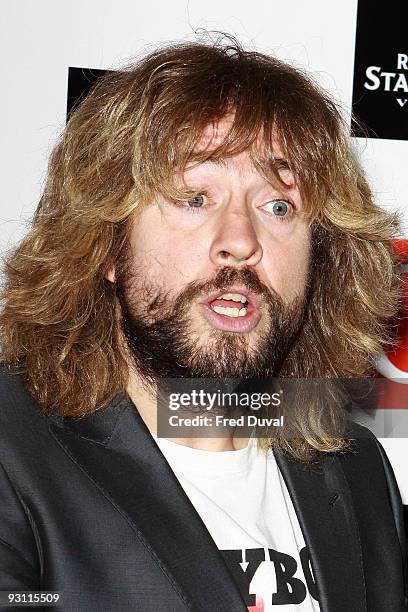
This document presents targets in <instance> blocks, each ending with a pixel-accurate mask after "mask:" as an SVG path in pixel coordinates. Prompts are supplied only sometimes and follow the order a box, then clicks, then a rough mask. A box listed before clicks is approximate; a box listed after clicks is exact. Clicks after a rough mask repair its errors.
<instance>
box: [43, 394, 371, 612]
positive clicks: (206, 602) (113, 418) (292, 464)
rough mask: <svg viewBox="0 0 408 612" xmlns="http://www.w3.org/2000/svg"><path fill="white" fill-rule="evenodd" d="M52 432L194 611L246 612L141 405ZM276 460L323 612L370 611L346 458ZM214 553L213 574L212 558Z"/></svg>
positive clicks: (63, 423)
mask: <svg viewBox="0 0 408 612" xmlns="http://www.w3.org/2000/svg"><path fill="white" fill-rule="evenodd" d="M50 431H51V434H52V435H53V436H54V437H55V438H56V440H57V441H58V443H59V444H60V445H61V446H62V448H63V449H64V450H65V452H66V453H67V454H68V455H69V456H70V457H71V458H72V459H73V460H74V461H75V462H76V463H77V464H78V465H79V466H80V467H81V468H82V469H83V470H84V472H85V473H86V474H87V475H88V477H89V478H90V479H91V480H92V481H93V482H94V483H95V484H96V485H97V486H98V488H99V489H100V491H101V493H102V494H103V495H104V496H105V497H107V498H108V499H109V500H110V501H111V502H112V504H113V505H114V506H115V507H116V508H117V510H118V511H119V512H120V513H121V514H122V515H123V516H124V517H125V518H126V519H127V521H128V523H129V525H130V527H131V528H132V529H134V530H135V531H136V532H137V534H138V536H139V538H140V539H141V540H142V541H143V542H144V544H145V546H146V548H147V550H148V551H149V552H150V554H151V556H152V557H153V558H154V559H155V561H156V562H157V563H158V565H159V566H160V567H161V568H162V569H163V571H164V572H165V573H166V575H167V576H168V578H169V581H170V582H171V583H172V586H173V587H174V588H175V589H176V591H177V592H178V593H179V595H180V598H181V599H182V600H183V601H184V603H185V604H186V605H187V607H189V608H190V609H191V610H194V611H196V612H204V611H205V612H207V611H208V610H219V611H220V612H221V611H225V612H227V611H228V612H245V611H246V610H247V608H246V606H245V603H244V601H243V599H242V597H241V595H240V593H239V591H238V588H237V586H236V585H235V582H234V581H233V579H232V576H231V574H230V572H229V570H228V568H227V566H226V564H225V562H224V560H223V558H222V556H221V555H220V554H219V552H218V549H217V547H216V545H215V543H214V541H213V540H212V538H211V536H210V534H209V532H208V530H207V529H206V528H205V525H204V523H203V522H202V520H201V518H200V516H199V515H198V513H197V512H196V510H195V508H194V506H193V505H192V504H191V502H190V500H189V499H188V497H187V495H186V494H185V492H184V490H183V488H182V487H181V485H180V484H179V482H178V480H177V478H176V477H175V476H174V474H173V472H172V471H171V468H170V467H169V465H168V463H167V461H166V459H165V458H164V456H163V455H162V453H161V451H160V449H159V448H158V446H157V444H156V443H155V441H154V440H153V438H152V436H151V435H150V432H149V430H148V429H147V427H146V425H145V423H144V421H143V420H142V418H141V416H140V414H139V412H138V411H137V409H136V408H135V406H134V404H132V402H131V401H130V400H128V399H127V398H125V397H124V396H121V395H119V396H116V397H115V398H114V400H113V401H112V402H111V403H110V404H109V405H108V406H107V407H106V408H104V409H103V410H100V411H97V412H96V413H94V414H93V415H91V416H89V417H86V418H81V419H73V418H65V419H59V420H58V419H55V420H54V421H52V422H51V424H50ZM276 460H277V463H278V466H279V469H280V471H281V472H282V475H283V477H284V480H285V482H286V485H287V487H288V490H289V493H290V495H291V498H292V501H293V505H294V508H295V511H296V514H297V516H298V519H299V523H300V526H301V529H302V532H303V535H304V538H305V542H306V544H307V545H308V548H309V552H310V556H311V563H312V567H313V573H314V576H315V579H316V583H317V588H318V592H319V599H320V601H319V604H320V610H321V612H344V610H353V612H366V610H367V605H366V599H365V584H364V574H363V567H362V552H361V545H360V540H359V532H358V527H357V522H356V518H355V515H354V511H353V502H352V499H351V493H350V490H349V486H348V483H347V480H346V478H345V476H344V473H343V471H342V468H341V465H340V462H339V460H338V459H337V458H336V457H334V456H326V457H324V458H323V459H322V460H321V461H319V463H318V464H315V465H312V466H310V465H305V464H303V463H301V462H299V461H295V460H293V459H290V458H289V457H287V456H285V455H281V454H276ZM203 559H206V560H210V562H209V563H207V564H206V566H205V571H203V565H202V560H203Z"/></svg>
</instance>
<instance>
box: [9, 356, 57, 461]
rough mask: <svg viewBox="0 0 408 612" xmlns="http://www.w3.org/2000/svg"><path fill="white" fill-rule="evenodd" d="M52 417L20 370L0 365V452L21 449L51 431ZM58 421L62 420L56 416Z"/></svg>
mask: <svg viewBox="0 0 408 612" xmlns="http://www.w3.org/2000/svg"><path fill="white" fill-rule="evenodd" d="M48 417H49V415H48V414H46V413H44V412H43V411H42V410H41V408H40V406H39V404H38V402H37V401H36V400H35V398H34V397H33V396H32V395H31V393H30V392H29V391H28V390H27V388H26V385H25V381H24V377H23V375H22V373H21V372H19V370H18V369H17V368H16V367H13V366H8V365H4V364H1V365H0V431H1V432H2V436H1V437H0V450H2V449H3V450H7V449H10V447H12V446H13V445H15V444H18V445H19V446H21V445H22V444H24V440H26V438H30V439H34V438H35V436H36V435H38V434H39V433H40V432H41V431H44V430H45V429H48V424H49V418H48ZM55 418H58V417H57V415H55Z"/></svg>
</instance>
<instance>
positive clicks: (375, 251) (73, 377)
mask: <svg viewBox="0 0 408 612" xmlns="http://www.w3.org/2000/svg"><path fill="white" fill-rule="evenodd" d="M231 112H233V116H234V121H233V123H232V126H231V129H230V131H229V133H228V134H227V135H226V137H225V139H224V141H223V142H222V143H221V145H220V146H218V147H217V148H216V149H215V150H214V149H212V150H210V149H206V150H201V151H200V152H199V153H197V150H198V147H197V143H198V142H199V141H200V138H201V136H202V134H203V130H204V128H205V127H206V126H208V125H209V124H212V123H215V122H217V120H219V119H220V118H222V117H224V116H225V115H226V114H228V113H231ZM259 134H261V135H262V138H261V142H262V143H263V144H262V151H260V150H259V146H258V144H257V143H259V138H258V136H259ZM273 136H275V137H276V136H277V138H278V140H279V142H280V144H281V148H282V149H283V152H284V154H285V155H286V156H287V159H288V160H289V164H290V167H291V170H292V172H293V174H294V176H295V178H296V181H297V183H298V185H299V187H300V190H301V193H302V197H303V200H304V202H305V206H306V212H307V214H308V215H309V217H310V220H311V222H312V224H313V232H314V250H315V257H314V261H315V265H316V266H317V267H316V269H315V278H317V280H318V282H315V283H314V285H313V290H312V296H311V300H310V304H309V308H308V312H307V315H306V321H305V324H304V327H303V329H302V332H301V335H300V337H299V338H298V340H297V342H296V343H295V345H294V346H293V347H292V349H291V351H290V354H289V355H288V357H287V359H286V361H285V363H284V366H283V369H282V372H281V374H282V375H283V376H294V377H320V378H325V377H350V376H360V375H365V374H367V373H370V371H371V370H372V365H373V361H374V359H375V357H376V355H377V354H378V352H379V351H380V349H381V346H382V344H383V343H384V342H385V341H386V339H387V333H386V325H387V321H388V320H389V317H390V316H391V315H393V314H394V313H395V310H396V306H397V301H398V292H399V281H398V276H397V273H396V271H395V261H394V257H393V254H392V250H391V245H390V238H391V237H392V236H393V235H394V234H395V232H396V230H397V220H396V218H395V216H394V215H391V214H388V213H386V212H385V211H383V210H382V209H380V208H379V207H378V206H377V205H376V204H375V203H374V202H373V199H372V195H371V192H370V189H369V187H368V185H367V182H366V180H365V178H364V175H363V172H362V170H361V168H360V166H359V164H358V162H357V161H356V159H355V157H354V155H353V154H352V151H351V149H350V143H349V137H348V130H347V126H346V125H345V124H344V121H343V119H342V116H341V113H340V112H339V109H338V108H337V106H336V105H335V103H334V102H333V101H332V100H331V99H330V98H329V97H328V96H327V95H326V94H325V93H324V92H323V91H321V90H320V89H319V87H318V86H317V85H316V84H314V83H313V82H312V80H311V79H310V77H307V76H305V75H304V74H303V73H302V72H301V71H299V70H296V69H294V68H293V67H290V66H288V65H287V64H285V63H283V62H281V61H279V60H277V59H276V58H273V57H269V56H268V55H264V54H261V53H258V52H254V51H246V50H244V49H242V48H241V47H240V45H239V44H238V43H237V42H236V41H235V40H233V39H231V38H226V39H225V38H221V39H219V40H216V41H214V42H212V43H200V42H195V43H194V42H193V43H190V42H189V43H181V44H173V45H168V46H165V47H164V48H160V49H158V50H156V51H155V52H153V53H151V54H150V55H148V56H147V57H145V58H144V59H142V60H141V61H139V62H138V63H136V64H135V65H133V66H131V67H128V68H126V69H123V70H121V71H118V72H112V73H108V74H107V75H106V76H104V77H102V78H101V79H99V81H98V82H97V83H96V84H95V86H94V87H93V89H92V90H91V92H90V93H89V95H88V96H87V97H86V98H85V99H84V100H83V101H82V102H81V103H80V104H79V106H78V107H77V108H76V110H75V111H74V112H73V114H72V116H71V118H70V119H69V122H68V124H67V127H66V129H65V131H64V133H63V135H62V138H61V140H60V142H59V144H58V145H57V146H56V148H55V150H54V151H53V153H52V156H51V159H50V163H49V171H48V180H47V183H46V186H45V189H44V193H43V195H42V198H41V200H40V203H39V206H38V209H37V212H36V214H35V217H34V220H33V224H32V227H31V230H30V231H29V233H28V234H27V235H26V237H25V238H24V239H23V240H22V242H21V243H20V244H19V245H18V246H17V248H16V249H15V250H14V252H13V253H11V254H10V255H8V257H7V258H6V260H5V283H4V288H3V293H2V300H3V307H2V311H1V314H0V329H1V332H0V333H1V335H0V344H1V352H2V360H3V361H4V362H7V363H10V364H17V365H18V366H19V368H20V370H21V371H22V372H23V374H24V377H25V380H26V384H27V386H28V388H29V390H30V391H31V392H32V394H33V395H34V396H35V397H36V399H37V400H38V402H39V404H40V405H41V406H42V407H43V408H44V409H53V410H56V411H57V412H59V413H60V414H61V415H65V416H81V415H85V414H89V413H92V412H94V411H95V410H98V409H100V408H101V407H103V406H104V405H106V404H107V403H108V402H109V401H110V400H111V399H112V398H113V396H114V395H115V394H117V393H119V392H125V391H126V386H127V381H128V363H127V360H126V357H125V355H124V354H123V351H122V350H121V334H120V324H119V321H118V318H117V314H116V313H117V298H116V294H115V286H114V285H113V284H111V283H109V282H107V281H106V280H105V278H104V272H105V270H106V269H107V267H108V266H109V265H110V264H111V263H114V262H115V261H117V260H118V258H120V256H121V254H122V253H123V252H124V249H125V248H126V244H127V229H128V226H129V223H128V220H129V219H130V218H131V217H132V216H133V213H135V212H136V211H137V210H138V209H140V207H142V206H145V205H148V202H149V199H151V196H152V194H153V193H154V192H156V191H160V192H162V193H163V194H164V195H168V196H170V197H177V198H183V197H185V195H186V194H185V193H182V192H180V189H177V188H176V187H175V186H174V184H173V176H174V172H175V171H178V170H182V169H183V168H184V167H185V165H186V163H187V162H190V161H191V160H197V161H198V162H199V161H203V160H204V159H206V158H208V157H209V156H212V157H223V156H224V157H225V156H228V155H233V154H235V153H238V152H240V151H243V150H249V151H250V152H251V155H252V158H253V161H254V163H255V164H256V165H257V167H259V169H260V170H261V171H262V172H263V173H264V174H265V175H267V176H268V177H271V179H273V180H279V176H278V174H277V170H276V167H275V165H274V151H273V148H272V137H273ZM304 418H305V419H309V422H308V428H309V431H310V419H313V418H314V417H313V416H311V415H308V414H305V417H304ZM312 426H313V427H314V429H313V431H314V435H313V436H311V437H310V438H308V439H307V440H305V439H303V440H299V442H298V443H295V442H294V440H291V441H290V443H289V442H288V443H287V444H286V450H288V452H290V453H291V454H293V455H295V456H299V457H302V456H303V457H304V456H306V454H307V452H308V451H309V450H310V449H311V448H317V449H319V450H323V451H332V450H336V449H339V448H341V447H342V444H343V442H342V440H341V439H327V438H325V436H324V432H322V431H321V429H319V426H318V419H317V418H316V419H315V422H314V425H313V423H312ZM280 444H281V447H285V442H284V441H281V443H280Z"/></svg>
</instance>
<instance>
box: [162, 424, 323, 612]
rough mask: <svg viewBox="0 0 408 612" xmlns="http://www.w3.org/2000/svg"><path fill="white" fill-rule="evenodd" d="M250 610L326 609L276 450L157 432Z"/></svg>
mask: <svg viewBox="0 0 408 612" xmlns="http://www.w3.org/2000/svg"><path fill="white" fill-rule="evenodd" d="M153 437H154V439H155V440H156V443H157V444H158V446H159V448H160V450H161V451H162V453H163V455H164V456H165V457H166V459H167V461H168V463H169V465H170V467H171V468H172V470H173V472H174V474H175V475H176V477H177V479H178V480H179V482H180V484H181V486H182V487H183V489H184V491H185V492H186V494H187V496H188V497H189V499H190V501H191V503H192V504H193V506H194V507H195V509H196V510H197V512H198V514H199V515H200V517H201V518H202V520H203V522H204V523H205V525H206V527H207V529H208V531H209V532H210V534H211V536H212V538H213V540H214V541H215V543H216V545H217V547H218V549H219V550H220V552H221V554H222V555H223V557H224V559H225V561H226V563H227V566H228V568H229V569H230V571H231V573H232V575H233V577H234V579H235V582H236V583H237V585H238V588H239V590H240V592H241V594H242V596H243V598H244V600H245V601H246V603H247V606H248V610H249V611H250V612H268V611H272V610H273V611H276V612H278V611H279V612H280V611H282V612H292V611H293V612H294V611H295V610H296V611H300V612H319V610H320V608H319V604H318V602H317V592H316V587H315V581H314V577H313V571H312V568H311V563H310V558H309V554H308V549H307V547H306V546H305V541H304V539H303V535H302V531H301V529H300V526H299V522H298V519H297V516H296V513H295V510H294V507H293V504H292V501H291V499H290V496H289V492H288V490H287V487H286V485H285V482H284V480H283V477H282V475H281V473H280V470H279V468H278V466H277V463H276V461H275V457H274V455H273V452H272V451H268V452H265V451H263V450H261V449H258V446H257V440H256V439H255V438H251V439H250V441H249V443H248V445H247V446H246V447H245V448H242V449H239V450H233V451H206V450H198V449H194V448H191V447H188V446H184V445H181V444H178V443H176V442H173V441H171V440H168V439H164V438H157V437H156V436H153Z"/></svg>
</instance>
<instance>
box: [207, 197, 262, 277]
mask: <svg viewBox="0 0 408 612" xmlns="http://www.w3.org/2000/svg"><path fill="white" fill-rule="evenodd" d="M262 254H263V251H262V246H261V244H260V242H259V239H258V236H257V233H256V230H255V227H254V225H253V221H252V220H251V218H250V215H249V213H248V211H247V210H246V209H244V208H243V207H241V208H240V209H237V208H235V209H233V210H229V211H228V212H227V211H223V214H222V215H220V218H219V219H218V220H217V229H216V232H215V235H214V239H213V241H212V244H211V248H210V259H211V261H212V263H213V264H215V265H216V266H226V265H235V266H240V267H241V266H255V265H256V264H257V263H259V261H260V260H261V259H262Z"/></svg>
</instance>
